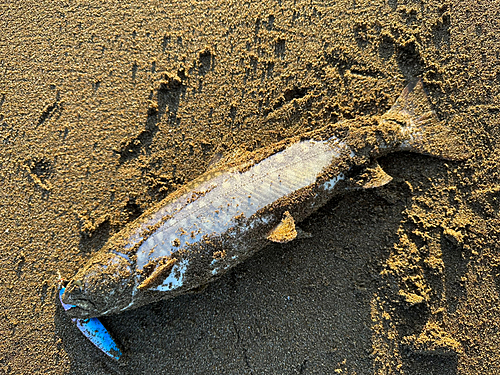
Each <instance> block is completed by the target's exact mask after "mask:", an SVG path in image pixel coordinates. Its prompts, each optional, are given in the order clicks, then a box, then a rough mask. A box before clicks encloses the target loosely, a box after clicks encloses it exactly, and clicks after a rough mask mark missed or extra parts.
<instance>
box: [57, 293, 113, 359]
mask: <svg viewBox="0 0 500 375" xmlns="http://www.w3.org/2000/svg"><path fill="white" fill-rule="evenodd" d="M65 289H66V288H64V287H62V288H61V290H60V291H59V299H60V300H61V304H62V306H63V308H64V311H68V310H69V309H71V308H73V307H75V306H74V305H70V304H67V303H64V302H63V301H62V298H61V297H62V295H63V293H64V291H65ZM71 320H72V321H73V322H74V323H75V324H76V326H77V327H78V329H79V330H80V331H82V333H83V334H84V335H85V337H87V338H88V339H89V340H90V342H91V343H92V344H94V345H95V346H97V347H98V348H99V349H101V350H102V351H103V352H104V353H106V354H107V355H108V356H110V357H111V358H113V359H116V360H119V359H120V358H121V356H122V352H121V350H120V349H119V348H118V345H116V343H115V341H114V340H113V338H112V337H111V335H110V333H109V331H108V330H107V329H106V328H105V327H104V326H103V325H102V323H101V321H100V320H99V319H98V318H90V319H76V318H73V319H71Z"/></svg>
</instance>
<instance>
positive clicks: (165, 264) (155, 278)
mask: <svg viewBox="0 0 500 375" xmlns="http://www.w3.org/2000/svg"><path fill="white" fill-rule="evenodd" d="M176 262H177V259H176V258H165V259H162V260H161V261H160V262H158V265H157V266H156V268H155V269H154V271H153V272H152V273H151V275H149V276H148V277H147V278H146V279H145V280H144V281H143V282H142V283H141V284H140V285H139V286H138V287H137V289H150V288H156V287H157V286H158V285H160V284H161V283H162V282H163V280H165V279H166V278H167V277H168V275H170V272H171V271H172V267H173V266H174V264H175V263H176Z"/></svg>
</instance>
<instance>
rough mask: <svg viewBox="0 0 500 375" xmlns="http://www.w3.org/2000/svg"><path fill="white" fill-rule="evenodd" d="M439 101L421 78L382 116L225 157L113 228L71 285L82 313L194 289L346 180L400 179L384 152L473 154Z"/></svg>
mask: <svg viewBox="0 0 500 375" xmlns="http://www.w3.org/2000/svg"><path fill="white" fill-rule="evenodd" d="M464 150H465V148H464V146H463V144H462V143H461V140H460V139H459V137H458V136H457V135H455V134H454V133H453V132H452V131H451V130H450V129H449V128H447V127H446V126H445V125H443V124H442V123H440V122H439V121H438V119H437V116H436V114H435V113H434V112H433V111H432V109H431V106H430V103H429V101H428V99H427V97H426V94H425V92H424V89H423V85H422V82H421V80H418V81H416V82H415V83H413V84H410V85H408V86H407V87H406V88H405V89H404V90H403V92H402V94H401V96H400V97H399V98H398V99H397V101H396V102H395V104H394V105H393V106H392V108H391V109H390V110H389V111H388V112H387V113H385V114H384V115H382V116H378V117H366V118H361V119H355V120H347V121H342V122H339V123H336V124H328V125H326V126H325V127H323V128H321V129H319V130H316V131H313V132H310V133H307V134H304V135H302V136H299V137H295V138H292V139H288V140H284V141H282V142H279V143H277V144H274V145H272V146H270V147H266V148H263V149H261V150H258V151H256V152H254V153H249V154H247V155H245V156H243V157H241V158H240V159H238V160H226V161H223V162H219V163H218V164H217V165H216V166H215V167H214V169H212V170H211V171H208V172H207V173H205V174H204V175H202V176H201V177H199V178H197V179H195V180H194V181H192V182H191V183H189V184H187V185H186V186H184V187H183V188H181V189H180V190H178V191H176V192H174V193H172V194H171V195H170V196H168V197H167V198H165V199H164V200H163V201H161V202H159V204H158V205H156V206H154V207H152V208H151V209H149V210H148V211H147V212H145V213H144V214H143V215H142V216H140V217H139V218H138V219H137V220H135V221H134V222H132V223H130V224H129V225H128V226H126V227H125V228H124V229H123V230H122V231H120V232H118V233H117V234H116V235H115V236H113V237H112V238H111V239H110V240H109V241H108V242H107V243H106V245H105V246H104V247H103V248H102V249H101V250H100V251H98V252H97V253H96V255H95V256H94V257H92V258H91V259H90V260H89V261H88V263H87V264H86V265H85V266H84V267H83V268H82V269H81V270H79V271H78V272H77V274H76V275H75V276H74V278H73V279H72V280H71V281H70V282H69V284H68V285H67V286H66V290H65V292H64V294H63V296H62V301H63V302H64V303H66V304H69V305H72V306H74V307H72V308H71V309H69V310H68V311H67V313H68V314H69V315H70V316H72V317H74V318H87V317H98V316H102V315H108V314H116V313H120V312H121V311H125V310H130V309H135V308H137V307H139V306H143V305H146V304H149V303H152V302H155V301H158V300H161V299H167V298H172V297H175V296H177V295H180V294H183V293H189V292H193V291H195V290H197V289H199V288H200V287H201V286H203V285H205V284H207V283H209V282H211V281H213V280H215V279H217V278H218V277H220V276H221V275H223V274H224V273H225V272H227V270H229V269H231V268H232V267H234V266H236V265H237V264H239V263H241V262H243V261H244V260H245V259H247V258H249V257H250V256H252V255H253V254H254V253H255V252H257V251H258V250H260V249H262V248H263V247H265V246H266V244H268V243H270V242H282V243H284V242H288V241H291V240H293V239H295V238H296V237H297V236H298V235H300V230H299V229H298V228H297V226H296V223H298V222H300V221H301V220H303V219H305V218H306V217H307V216H309V215H311V214H312V213H313V212H314V211H316V210H317V209H318V208H320V207H321V206H323V205H324V204H325V203H326V202H328V200H330V199H331V198H332V197H333V196H335V195H338V194H340V193H342V192H344V191H345V190H347V189H365V188H375V187H378V186H382V185H385V184H387V183H388V182H390V181H391V177H390V176H388V175H387V174H386V173H385V172H384V171H383V170H382V168H381V167H380V166H379V165H378V164H377V162H376V159H377V158H378V157H380V156H383V155H386V154H388V153H392V152H398V151H411V152H418V153H422V154H428V155H433V156H437V157H440V158H445V159H452V160H460V159H463V158H465V157H467V153H466V152H465V151H464Z"/></svg>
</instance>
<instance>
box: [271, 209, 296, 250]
mask: <svg viewBox="0 0 500 375" xmlns="http://www.w3.org/2000/svg"><path fill="white" fill-rule="evenodd" d="M295 237H297V229H296V228H295V220H293V217H292V215H290V212H288V211H285V213H284V214H283V219H281V222H280V223H279V224H278V225H276V227H275V228H274V229H273V230H272V231H271V232H269V234H268V235H267V239H268V240H269V241H273V242H279V243H285V242H289V241H291V240H293V239H294V238H295Z"/></svg>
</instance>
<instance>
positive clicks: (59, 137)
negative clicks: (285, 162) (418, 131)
mask: <svg viewBox="0 0 500 375" xmlns="http://www.w3.org/2000/svg"><path fill="white" fill-rule="evenodd" d="M16 7H17V8H16ZM499 13H500V6H499V5H498V4H497V3H496V2H493V1H480V2H472V1H470V2H467V1H461V2H460V3H456V4H452V3H444V4H443V2H441V1H425V2H420V1H398V0H388V1H386V2H384V1H367V0H366V1H364V0H355V1H337V2H331V4H330V5H324V4H322V3H317V4H314V3H311V2H309V1H294V2H292V1H279V2H271V1H269V2H261V3H254V2H246V3H245V2H229V1H221V2H216V1H207V2H195V1H193V2H187V1H186V2H184V1H181V2H170V3H165V2H151V1H149V2H144V1H142V2H134V3H132V4H131V5H125V4H123V3H121V2H116V3H115V4H112V3H111V2H108V3H102V2H80V3H76V4H75V5H64V4H62V3H60V4H57V5H54V4H53V3H52V2H44V1H41V2H36V3H35V2H28V1H26V2H23V5H22V6H20V5H16V6H14V5H8V4H2V5H0V14H1V17H0V30H2V31H1V32H0V35H1V38H0V145H1V148H0V194H1V195H0V198H1V200H0V202H1V203H0V204H1V215H0V249H1V251H0V268H1V270H2V271H1V273H0V298H1V300H0V301H1V302H0V313H1V314H0V331H1V333H2V337H3V338H4V339H3V340H2V343H1V344H0V373H5V374H14V373H15V374H35V373H45V374H128V373H130V374H151V373H162V374H222V373H224V374H335V373H339V374H358V375H359V374H405V375H413V374H426V375H427V374H460V375H461V374H497V373H498V372H499V371H500V336H499V332H500V309H498V307H497V306H498V305H499V302H500V301H499V298H500V255H498V254H499V252H498V238H499V237H500V230H499V229H497V228H499V224H500V223H499V221H500V220H499V210H500V203H499V191H500V172H499V170H498V163H499V156H498V152H497V151H498V148H499V147H498V142H499V140H500V130H499V129H500V128H499V125H500V100H499V99H500V90H499V87H500V69H499V68H498V66H499V58H500V54H499V52H498V51H500V48H499V47H500V46H499V44H500V43H499V40H498V39H499V35H500V27H499V26H500V25H499V23H500V14H499ZM416 77H422V79H423V82H424V85H425V87H426V89H427V91H428V93H429V99H430V101H431V102H432V105H433V107H434V109H435V110H436V112H437V115H438V117H439V119H440V120H442V121H443V122H444V123H445V124H446V125H447V126H450V127H452V128H453V129H455V130H456V131H457V132H458V133H459V134H461V135H462V136H463V138H464V140H466V142H467V144H468V145H469V147H470V149H471V150H472V153H471V157H470V158H469V159H468V160H466V161H463V162H450V161H443V160H439V159H436V158H432V157H427V156H422V155H415V154H410V153H397V154H392V155H390V156H387V157H384V158H382V159H380V160H379V162H380V164H381V166H382V167H383V168H384V170H385V171H386V172H387V173H389V174H390V175H391V176H392V177H393V178H394V180H393V181H392V182H391V183H390V184H388V185H386V186H384V187H382V188H378V189H372V190H366V191H358V192H352V193H348V194H346V195H345V196H343V197H340V198H338V199H335V200H333V201H331V202H330V203H329V204H328V205H327V206H325V207H324V208H322V209H321V210H320V211H319V212H318V213H316V214H315V215H313V216H311V217H310V218H309V219H307V220H306V221H305V222H303V223H302V224H301V227H302V228H303V229H304V230H306V231H308V232H310V233H311V234H312V235H313V237H312V238H309V239H303V240H298V241H293V242H291V243H288V244H284V245H280V244H272V245H270V246H268V247H266V248H265V249H264V250H263V251H261V252H260V253H259V254H257V255H256V256H255V257H253V258H252V259H250V260H249V261H247V262H245V263H244V264H242V265H241V266H239V267H237V268H236V269H234V270H232V271H231V272H229V273H228V274H227V275H225V276H224V277H223V278H221V279H220V280H218V281H217V282H215V283H213V284H211V285H209V286H208V287H207V288H206V289H205V290H204V291H203V292H202V293H199V294H192V295H186V296H181V297H179V298H176V299H173V300H169V301H163V302H159V303H155V304H153V305H149V306H145V307H142V308H140V309H137V310H134V311H130V312H127V313H123V314H120V315H116V316H111V317H107V318H103V319H102V320H103V322H104V323H105V324H106V325H107V326H108V327H109V329H110V330H111V331H112V332H113V334H114V336H115V337H116V340H117V342H118V343H119V344H120V345H121V346H122V347H123V348H124V350H125V351H126V358H125V360H124V361H123V363H122V364H117V363H115V362H113V361H112V360H110V359H108V358H107V357H106V356H105V355H103V354H102V353H100V352H99V351H98V350H97V349H95V348H94V347H93V346H92V344H91V343H90V342H89V341H88V340H87V339H85V338H84V337H83V336H82V335H81V333H80V332H79V331H78V330H77V329H76V328H75V327H74V326H73V325H72V323H71V321H70V319H69V318H68V317H67V316H66V314H65V313H64V311H63V309H62V308H61V306H60V305H59V304H58V303H57V296H56V295H57V284H58V279H59V274H60V275H61V276H62V277H64V278H70V277H71V276H72V275H74V273H75V272H76V271H77V270H78V269H79V267H81V266H82V265H83V264H84V263H85V261H86V260H87V259H88V258H89V257H90V256H92V254H94V253H95V252H96V251H97V250H98V249H99V248H100V247H101V246H102V245H103V244H104V243H105V242H106V240H107V239H108V238H109V237H110V236H111V235H112V234H114V233H116V232H117V231H118V230H120V229H121V228H123V226H124V225H125V224H126V223H128V222H130V221H131V220H133V219H134V218H136V217H137V216H138V215H140V213H141V212H143V211H144V210H145V209H147V208H148V207H150V206H151V205H152V204H154V203H155V202H158V201H159V200H161V199H162V198H163V197H165V196H166V195H167V194H168V193H169V192H172V191H174V190H175V189H176V188H177V187H179V186H181V185H182V184H184V183H186V182H188V181H190V180H192V179H194V178H195V177H197V176H199V175H200V174H202V173H203V172H204V171H205V170H206V168H207V166H208V164H209V163H210V161H211V160H212V158H213V157H214V155H217V154H219V153H221V154H224V155H227V154H230V153H233V152H236V153H238V152H245V151H251V150H256V149H259V148H261V147H264V146H267V145H270V144H272V143H274V142H276V141H279V140H281V139H284V138H286V137H290V136H294V135H298V134H301V133H303V132H305V131H308V130H311V129H315V128H318V127H320V126H321V125H322V124H324V123H325V122H327V121H339V120H342V119H350V118H355V117H357V116H366V115H381V114H383V113H384V112H385V111H387V110H388V109H389V108H390V106H391V104H392V103H393V102H394V100H395V99H396V97H397V95H398V94H399V93H400V92H401V90H402V89H403V87H404V86H405V85H406V83H407V82H409V81H411V80H413V79H415V78H416Z"/></svg>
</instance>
